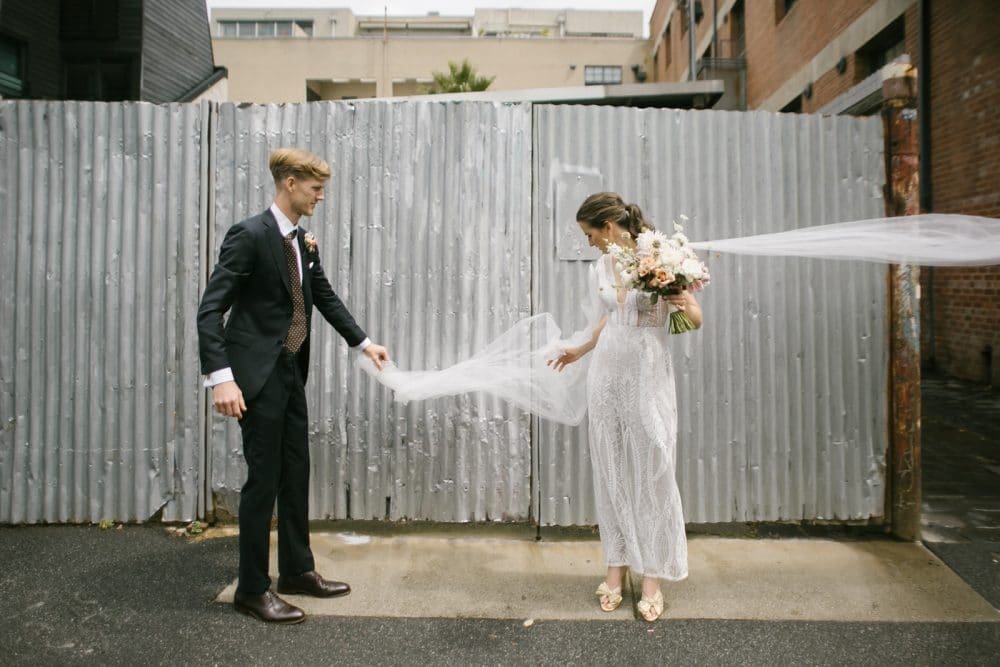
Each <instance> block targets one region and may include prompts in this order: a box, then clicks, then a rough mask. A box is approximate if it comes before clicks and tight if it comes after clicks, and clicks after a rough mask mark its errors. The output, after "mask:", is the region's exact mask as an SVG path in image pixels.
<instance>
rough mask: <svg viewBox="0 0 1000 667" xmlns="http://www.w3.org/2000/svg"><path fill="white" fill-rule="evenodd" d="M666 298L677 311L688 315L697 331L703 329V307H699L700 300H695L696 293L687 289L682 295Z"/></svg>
mask: <svg viewBox="0 0 1000 667" xmlns="http://www.w3.org/2000/svg"><path fill="white" fill-rule="evenodd" d="M664 298H666V300H667V303H669V304H670V305H671V306H673V307H674V308H676V309H677V310H679V311H681V312H684V313H687V316H688V318H690V320H691V323H692V324H694V326H695V328H696V329H700V328H701V306H699V305H698V300H697V299H695V298H694V293H692V292H691V290H689V289H686V290H683V291H682V292H681V293H680V294H670V295H667V296H666V297H664Z"/></svg>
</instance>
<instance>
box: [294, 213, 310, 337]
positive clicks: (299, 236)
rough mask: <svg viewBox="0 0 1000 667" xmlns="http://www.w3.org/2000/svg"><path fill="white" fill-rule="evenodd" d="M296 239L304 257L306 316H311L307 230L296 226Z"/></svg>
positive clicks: (301, 255) (303, 282)
mask: <svg viewBox="0 0 1000 667" xmlns="http://www.w3.org/2000/svg"><path fill="white" fill-rule="evenodd" d="M295 229H296V234H295V240H296V241H297V242H298V244H299V257H300V258H302V301H303V303H304V304H305V307H306V317H307V318H308V317H309V312H310V308H312V281H311V280H310V279H309V262H310V261H311V260H310V259H309V255H308V253H306V242H305V230H304V229H302V227H296V228H295Z"/></svg>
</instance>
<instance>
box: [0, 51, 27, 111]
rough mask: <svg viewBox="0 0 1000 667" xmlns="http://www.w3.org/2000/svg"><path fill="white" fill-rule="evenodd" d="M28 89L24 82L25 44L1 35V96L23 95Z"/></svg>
mask: <svg viewBox="0 0 1000 667" xmlns="http://www.w3.org/2000/svg"><path fill="white" fill-rule="evenodd" d="M26 91H27V86H26V85H25V82H24V46H23V45H22V44H21V43H20V42H16V41H14V40H13V39H9V38H7V37H0V97H21V96H23V95H24V94H25V92H26Z"/></svg>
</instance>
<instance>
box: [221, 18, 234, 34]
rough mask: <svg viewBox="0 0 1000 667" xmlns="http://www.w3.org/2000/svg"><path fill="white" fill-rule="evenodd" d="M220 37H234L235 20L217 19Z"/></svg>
mask: <svg viewBox="0 0 1000 667" xmlns="http://www.w3.org/2000/svg"><path fill="white" fill-rule="evenodd" d="M219 35H220V36H221V37H236V21H219Z"/></svg>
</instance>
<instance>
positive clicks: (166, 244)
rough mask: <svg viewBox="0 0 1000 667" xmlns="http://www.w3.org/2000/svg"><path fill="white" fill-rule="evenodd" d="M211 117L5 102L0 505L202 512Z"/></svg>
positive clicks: (0, 121) (119, 515)
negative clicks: (205, 178)
mask: <svg viewBox="0 0 1000 667" xmlns="http://www.w3.org/2000/svg"><path fill="white" fill-rule="evenodd" d="M206 122H207V113H206V108H205V107H202V106H197V105H169V106H153V105H149V104H100V103H97V104H93V103H74V102H4V103H0V160H2V164H3V167H2V169H3V171H2V175H0V211H2V213H0V285H2V287H0V345H2V347H0V419H2V428H0V521H3V522H5V523H19V522H38V521H52V522H86V521H99V520H101V519H106V518H113V519H121V520H146V519H148V518H149V517H151V516H153V515H154V514H156V513H157V512H159V511H160V510H162V517H163V518H164V519H168V520H169V519H180V518H188V517H193V516H195V515H196V514H199V513H202V512H204V497H203V494H202V493H201V488H200V487H201V484H202V479H203V476H204V469H203V456H202V452H203V447H202V446H201V442H202V441H203V415H204V408H203V403H204V401H203V397H202V393H203V392H202V391H201V390H200V388H199V386H198V382H199V375H198V351H197V339H196V337H195V334H194V314H195V310H196V309H197V305H198V299H199V298H200V291H199V277H200V274H201V272H202V271H204V267H205V256H204V254H203V251H202V250H203V247H204V244H203V241H202V239H201V235H202V231H203V225H202V219H203V216H202V206H203V203H204V194H203V192H202V189H201V180H200V179H199V175H200V174H201V173H202V172H203V168H204V153H205V150H206V146H207V144H206V143H205V141H204V139H205V134H206Z"/></svg>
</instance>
